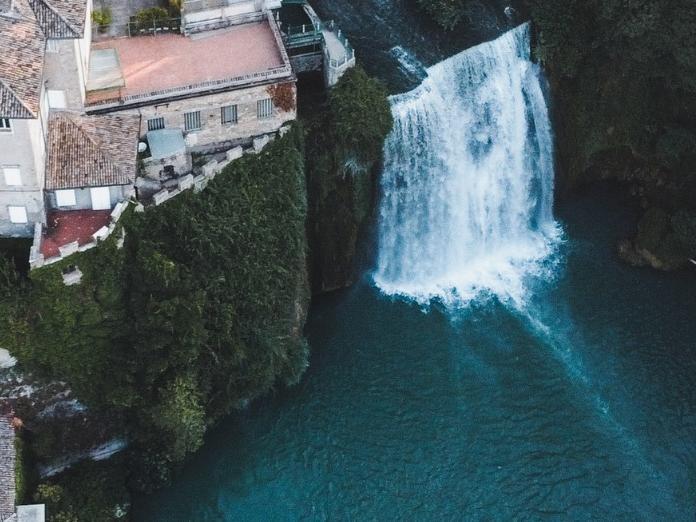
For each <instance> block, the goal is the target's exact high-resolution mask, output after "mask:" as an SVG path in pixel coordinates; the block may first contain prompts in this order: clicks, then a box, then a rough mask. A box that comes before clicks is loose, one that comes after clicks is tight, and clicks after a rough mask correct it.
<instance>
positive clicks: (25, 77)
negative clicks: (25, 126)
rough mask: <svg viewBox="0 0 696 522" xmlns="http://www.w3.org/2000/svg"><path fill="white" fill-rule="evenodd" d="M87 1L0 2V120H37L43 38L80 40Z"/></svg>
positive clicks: (30, 0)
mask: <svg viewBox="0 0 696 522" xmlns="http://www.w3.org/2000/svg"><path fill="white" fill-rule="evenodd" d="M86 20H87V0H11V1H10V0H0V118H17V119H25V118H37V117H38V113H39V98H40V96H41V77H42V72H43V61H44V52H45V48H46V38H82V37H83V35H84V31H85V24H86Z"/></svg>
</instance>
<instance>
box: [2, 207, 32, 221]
mask: <svg viewBox="0 0 696 522" xmlns="http://www.w3.org/2000/svg"><path fill="white" fill-rule="evenodd" d="M7 210H8V211H9V213H10V221H11V222H12V223H28V222H29V220H28V219H27V207H7Z"/></svg>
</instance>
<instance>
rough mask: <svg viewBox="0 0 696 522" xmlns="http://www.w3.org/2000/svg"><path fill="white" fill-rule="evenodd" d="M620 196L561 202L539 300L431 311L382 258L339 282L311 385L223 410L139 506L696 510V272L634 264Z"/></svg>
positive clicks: (584, 512) (299, 514)
mask: <svg viewBox="0 0 696 522" xmlns="http://www.w3.org/2000/svg"><path fill="white" fill-rule="evenodd" d="M617 199H620V198H618V197H617V195H616V194H613V193H612V192H611V191H609V190H608V189H605V188H602V189H598V190H596V191H593V192H590V193H586V194H584V195H581V196H578V197H576V198H575V200H574V201H573V202H570V203H564V204H562V205H560V206H559V208H558V209H557V212H556V214H557V218H558V219H559V221H560V222H561V224H562V225H563V229H564V235H565V240H564V241H563V242H562V244H561V245H560V247H559V250H558V252H557V254H555V255H554V256H553V257H552V259H551V261H550V262H551V264H550V267H551V268H552V270H551V272H552V273H553V274H554V275H553V277H548V276H547V277H544V278H542V279H540V280H538V281H530V282H529V292H528V295H527V299H526V300H525V303H524V304H517V305H514V306H513V305H510V304H507V305H506V304H502V303H500V302H498V301H497V300H495V299H485V298H481V299H479V300H477V301H476V302H474V303H472V304H471V305H470V306H469V307H467V308H465V309H459V310H447V309H443V308H442V307H438V306H436V305H435V306H431V307H430V308H429V309H427V310H424V309H423V308H421V307H419V306H417V305H414V304H411V303H409V302H406V301H402V300H395V299H391V298H388V297H385V296H382V295H380V293H379V292H378V291H377V290H376V289H375V288H374V287H373V286H372V284H371V282H370V281H371V280H370V278H369V274H366V277H365V279H364V281H363V282H362V283H361V284H358V285H357V286H356V287H355V288H353V289H351V290H349V291H346V292H342V293H338V294H335V295H331V296H329V297H326V298H323V299H321V300H320V301H319V302H317V303H316V304H315V305H314V307H313V309H312V312H311V316H310V322H309V325H308V327H307V334H308V336H309V338H310V340H311V344H312V349H313V355H312V360H311V366H310V368H309V370H308V372H307V374H306V375H305V377H304V379H303V380H302V382H301V383H300V385H298V386H297V387H296V388H293V389H291V390H285V389H279V390H278V391H277V393H276V394H275V396H273V397H270V398H268V399H266V400H263V401H260V402H257V403H255V404H254V405H252V407H250V408H249V409H248V410H247V411H245V412H243V413H242V414H241V415H239V416H236V417H234V418H231V419H230V420H228V421H227V422H225V423H223V424H222V425H221V426H220V427H219V428H218V429H216V430H215V431H214V432H213V433H211V434H210V436H209V437H208V438H207V440H206V445H205V446H204V448H203V449H202V450H201V451H200V453H199V454H198V455H196V456H195V457H194V459H193V460H192V461H191V462H190V463H189V464H188V465H187V466H186V468H185V469H184V471H183V473H182V474H181V476H180V477H179V478H178V479H177V480H176V481H175V483H174V484H173V485H172V486H171V487H170V488H168V489H165V490H163V491H161V492H159V493H158V494H155V495H153V496H150V497H147V498H144V499H140V500H139V502H137V503H136V515H137V516H136V520H141V521H153V522H154V521H172V522H174V521H196V522H199V521H200V522H203V521H232V520H262V521H274V520H278V521H280V520H396V519H402V520H464V519H485V520H511V519H522V520H523V519H532V520H537V519H540V518H548V519H557V520H560V519H563V520H569V519H572V520H590V519H593V520H597V519H602V520H605V519H614V520H651V521H652V520H693V519H694V517H695V515H696V508H695V507H694V504H695V501H696V492H695V488H694V486H695V485H696V482H695V479H696V382H695V379H694V376H696V341H695V340H696V324H695V323H694V312H695V311H696V292H695V291H694V289H696V273H695V272H693V271H692V272H687V273H682V274H658V273H655V272H652V271H649V270H642V269H634V268H629V267H626V266H624V265H622V264H620V263H619V262H618V261H617V260H616V258H615V254H614V247H615V244H616V241H617V240H618V239H619V238H621V237H623V235H624V233H625V232H626V231H627V230H628V229H630V226H631V225H632V224H633V222H634V220H635V216H634V215H633V214H632V213H631V212H630V211H628V210H626V208H627V207H626V206H625V205H623V204H622V202H620V201H619V202H617Z"/></svg>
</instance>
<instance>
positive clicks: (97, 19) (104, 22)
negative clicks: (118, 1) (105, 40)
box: [92, 7, 113, 32]
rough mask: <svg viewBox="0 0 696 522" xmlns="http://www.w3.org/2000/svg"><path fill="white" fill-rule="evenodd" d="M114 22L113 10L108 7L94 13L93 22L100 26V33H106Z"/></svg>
mask: <svg viewBox="0 0 696 522" xmlns="http://www.w3.org/2000/svg"><path fill="white" fill-rule="evenodd" d="M112 20H113V18H112V16H111V9H110V8H108V7H104V8H102V9H95V10H94V11H92V22H94V23H95V24H96V25H97V26H98V29H99V31H100V32H103V31H105V30H106V29H107V28H108V27H109V26H110V25H111V22H112Z"/></svg>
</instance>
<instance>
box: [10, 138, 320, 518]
mask: <svg viewBox="0 0 696 522" xmlns="http://www.w3.org/2000/svg"><path fill="white" fill-rule="evenodd" d="M306 217H307V201H306V187H305V172H304V155H303V137H302V131H301V129H299V128H295V129H293V130H292V131H291V132H289V133H288V134H287V135H286V136H285V137H283V138H280V139H278V140H276V141H275V142H273V143H271V144H270V145H268V146H267V147H266V148H265V149H264V150H263V151H262V152H261V153H259V154H258V155H247V156H245V157H244V158H242V159H240V160H238V161H235V162H233V163H232V164H231V165H230V166H229V167H228V168H226V169H225V171H223V172H222V173H221V174H220V175H218V176H217V177H216V178H215V180H214V181H212V182H211V183H210V184H209V185H208V187H207V189H206V190H205V191H203V192H202V193H200V194H194V193H193V192H191V191H189V192H186V193H184V194H182V195H180V196H178V197H177V198H176V199H173V200H171V201H169V202H167V203H166V204H164V205H162V206H160V207H153V208H149V209H147V211H146V212H144V213H135V212H130V213H129V214H128V215H124V216H123V218H122V221H121V225H122V226H123V227H124V229H125V231H126V239H125V244H124V246H123V248H122V249H119V248H118V247H117V244H116V240H115V239H111V238H115V237H116V236H118V235H119V234H114V235H112V236H111V238H110V239H109V240H108V241H106V242H105V243H104V244H103V245H101V246H100V247H99V248H95V249H92V250H89V251H87V252H83V253H79V254H76V255H75V256H71V257H70V258H68V259H66V260H65V261H62V262H60V263H57V264H55V265H50V266H47V267H44V268H41V269H38V270H35V271H33V272H32V273H31V274H30V278H29V279H28V280H25V279H22V278H21V277H20V276H18V275H17V274H16V272H15V271H14V267H12V266H11V265H10V263H9V262H3V263H2V267H1V269H0V345H2V346H5V347H8V348H9V349H10V351H11V352H12V353H13V354H14V355H15V356H16V357H17V358H18V360H19V363H20V365H21V367H22V369H23V370H24V371H26V372H31V373H33V374H34V375H36V376H38V377H41V378H44V379H46V380H60V381H66V382H67V383H68V384H69V385H70V387H71V389H72V392H73V394H74V396H75V397H77V398H79V399H80V400H81V401H82V402H84V403H85V404H87V406H88V407H89V408H90V409H91V410H93V411H94V412H96V413H97V414H106V415H107V416H109V417H115V418H118V419H120V420H121V422H122V426H121V428H122V432H123V435H125V436H126V437H127V439H128V441H129V447H128V450H127V452H126V453H125V454H124V455H122V456H121V457H120V458H119V459H116V460H114V461H113V462H112V461H111V460H110V461H106V462H104V463H97V464H89V463H88V464H84V465H81V466H80V469H82V471H83V472H84V473H88V472H89V473H90V474H93V475H94V476H95V477H96V478H95V481H96V482H95V484H99V481H98V480H97V479H98V478H99V477H105V476H106V477H111V478H109V479H107V478H102V479H99V480H102V481H107V482H108V481H116V482H120V484H112V485H111V487H112V489H114V490H115V491H125V490H124V489H119V487H121V486H123V482H124V480H125V481H127V482H128V485H129V486H130V488H131V489H136V490H144V491H147V490H149V489H151V488H153V487H156V486H158V485H160V484H162V483H163V482H166V481H167V480H168V479H169V477H170V474H171V471H172V470H173V469H175V468H176V466H177V465H178V464H179V463H180V462H182V461H183V460H184V459H185V458H186V456H187V455H189V454H190V453H191V452H193V451H195V450H196V449H198V448H199V447H200V445H201V444H202V441H203V434H204V433H205V431H206V429H207V428H208V427H209V426H211V425H212V424H213V423H214V422H215V421H216V420H218V419H219V418H220V417H222V416H224V415H226V414H228V413H229V412H230V411H232V410H233V409H234V408H237V407H240V406H242V405H244V404H246V403H247V402H248V401H249V400H251V399H253V398H255V397H257V396H259V395H261V394H264V393H266V392H267V391H268V390H270V389H271V388H272V387H274V386H278V385H280V386H283V385H291V384H294V383H296V382H297V381H298V380H299V378H300V376H301V375H302V373H303V371H304V369H305V368H306V366H307V364H308V351H309V350H308V345H307V343H306V341H305V339H304V338H303V335H302V327H303V325H304V321H305V316H306V312H307V308H308V303H309V284H308V276H307V267H306V259H307V243H306V235H305V226H306ZM64 265H77V266H78V267H79V268H80V270H81V271H82V272H83V274H84V275H83V278H82V281H81V283H80V284H79V285H75V286H70V287H66V286H65V285H64V284H63V281H62V274H61V271H62V269H63V268H64ZM27 428H28V429H29V428H30V426H28V427H27ZM30 438H31V437H30V436H29V437H28V439H30ZM36 442H37V444H39V445H41V440H38V441H36ZM49 446H50V444H49ZM111 462H112V464H113V466H112V465H111V464H110V463H111ZM119 462H121V463H122V465H120V466H117V464H118V463H119ZM83 468H84V469H83ZM84 473H82V474H78V475H79V476H78V475H76V474H75V472H67V473H63V474H61V475H59V476H58V477H56V478H53V479H51V480H49V481H47V482H46V483H45V484H44V485H43V486H40V487H39V489H38V490H37V491H36V492H35V495H36V497H35V498H37V499H38V500H46V501H48V502H49V503H51V502H53V505H51V506H50V508H52V510H51V511H50V512H52V513H53V514H54V516H56V514H59V513H63V514H64V515H65V517H66V518H65V520H95V519H94V518H89V516H93V515H94V513H95V512H97V511H99V510H102V508H103V510H106V511H108V512H111V511H109V510H110V509H111V507H114V506H111V507H109V506H102V505H100V502H96V504H95V505H94V506H92V507H90V508H89V509H87V508H86V507H84V506H87V505H88V504H89V505H91V504H92V503H94V502H95V500H94V498H91V500H90V499H86V498H83V497H85V493H84V492H83V493H80V495H77V496H75V494H73V493H74V492H75V491H78V490H80V489H84V488H81V487H78V486H76V483H75V482H76V481H79V480H82V479H81V478H80V477H82V476H84ZM104 474H106V475H104ZM95 488H96V489H99V488H98V487H97V486H95V485H93V486H90V488H89V489H88V490H87V491H93V492H94V495H97V492H96V490H95ZM71 491H73V493H71ZM102 494H103V498H104V499H105V500H104V501H105V502H107V503H109V502H111V500H108V499H110V498H112V497H111V496H110V495H106V492H103V491H102V492H101V493H100V494H99V495H102ZM92 496H93V495H92ZM117 497H118V499H116V500H113V503H118V504H119V505H122V504H127V498H126V499H125V500H124V498H123V495H117ZM51 499H53V500H51ZM81 506H83V507H81ZM95 510H96V511H95ZM61 516H62V515H61ZM71 517H73V518H71ZM99 519H100V520H101V519H102V518H99ZM55 520H58V518H55Z"/></svg>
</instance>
